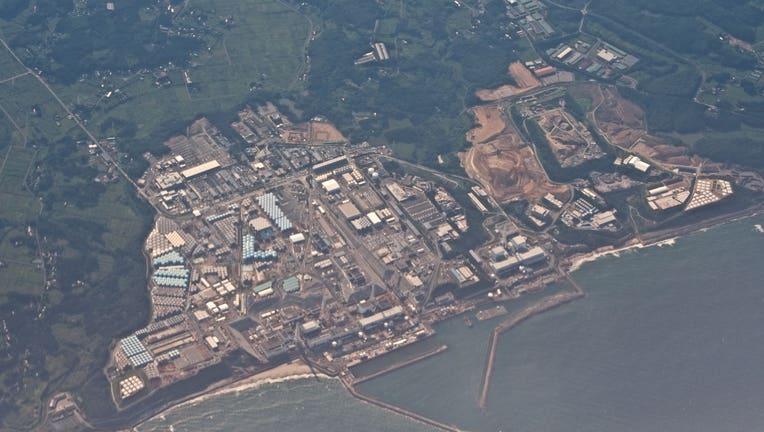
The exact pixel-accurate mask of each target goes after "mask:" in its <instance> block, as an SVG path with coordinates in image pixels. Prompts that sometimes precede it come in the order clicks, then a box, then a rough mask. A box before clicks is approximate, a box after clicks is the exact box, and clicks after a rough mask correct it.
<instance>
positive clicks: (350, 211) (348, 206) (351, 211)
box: [337, 201, 361, 220]
mask: <svg viewBox="0 0 764 432" xmlns="http://www.w3.org/2000/svg"><path fill="white" fill-rule="evenodd" d="M337 210H339V211H340V213H342V216H344V217H345V219H347V220H351V219H355V218H357V217H359V216H361V211H360V210H358V207H356V206H355V204H353V203H352V202H350V201H345V202H343V203H341V204H340V205H338V206H337Z"/></svg>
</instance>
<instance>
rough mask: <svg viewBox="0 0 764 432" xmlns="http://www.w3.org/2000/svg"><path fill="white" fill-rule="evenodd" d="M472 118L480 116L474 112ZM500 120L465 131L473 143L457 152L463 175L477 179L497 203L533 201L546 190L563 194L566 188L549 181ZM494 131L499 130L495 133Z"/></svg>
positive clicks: (520, 139)
mask: <svg viewBox="0 0 764 432" xmlns="http://www.w3.org/2000/svg"><path fill="white" fill-rule="evenodd" d="M497 114H498V111H497ZM476 117H477V118H478V119H479V118H480V117H479V116H478V115H477V114H476ZM499 119H500V118H499ZM500 121H501V126H499V124H498V122H497V121H495V120H494V121H492V122H489V121H485V122H484V123H480V125H479V126H477V127H475V128H474V129H472V130H471V131H469V132H468V133H467V137H468V139H470V141H472V142H473V145H472V147H471V148H470V149H469V150H468V151H466V152H463V153H460V154H459V156H460V159H461V162H462V165H463V166H464V169H465V171H466V172H467V175H468V176H469V177H470V178H473V179H475V180H477V181H479V182H480V183H481V184H482V185H483V188H484V189H485V190H486V191H487V192H488V193H489V194H491V195H492V196H493V197H494V198H495V199H496V200H497V201H499V202H506V201H512V200H517V199H527V200H531V201H533V200H538V199H540V198H541V197H543V196H544V195H546V194H547V193H549V192H551V193H553V194H556V195H559V194H565V193H566V192H567V188H566V187H565V186H564V185H558V184H554V183H552V182H551V181H550V180H549V178H548V177H547V175H546V172H545V171H544V169H543V168H542V167H541V165H539V162H538V160H537V159H536V156H535V155H534V153H533V150H532V148H531V147H530V146H528V145H526V144H525V143H524V142H523V140H522V138H521V137H520V135H519V134H518V133H517V131H516V130H515V129H514V128H513V127H512V126H510V125H506V124H505V123H504V121H503V120H501V119H500ZM496 130H499V131H501V133H499V134H498V135H496V132H495V131H496ZM480 138H484V140H483V141H481V140H480Z"/></svg>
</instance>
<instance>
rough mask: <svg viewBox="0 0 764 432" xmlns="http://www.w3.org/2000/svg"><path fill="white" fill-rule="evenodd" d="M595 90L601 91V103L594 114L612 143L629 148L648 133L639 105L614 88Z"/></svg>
mask: <svg viewBox="0 0 764 432" xmlns="http://www.w3.org/2000/svg"><path fill="white" fill-rule="evenodd" d="M595 92H601V93H600V98H599V100H600V101H601V103H599V104H598V105H597V106H595V108H596V109H595V110H594V112H593V114H592V115H593V118H594V119H595V121H596V122H597V126H598V127H599V128H600V130H601V131H602V132H603V133H604V134H605V136H606V137H607V138H608V140H609V141H610V142H611V143H613V144H614V145H616V146H618V147H622V148H626V149H628V148H630V147H631V146H633V145H634V144H635V143H636V142H637V141H638V140H639V139H640V138H642V137H643V136H645V135H646V134H647V131H646V127H647V126H646V123H645V115H644V112H643V111H642V109H641V108H640V107H639V106H637V105H636V104H634V103H632V102H629V101H627V100H626V99H624V98H622V97H621V95H620V94H618V91H617V90H616V89H614V88H609V87H605V88H602V87H600V88H599V90H595Z"/></svg>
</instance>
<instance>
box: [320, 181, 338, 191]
mask: <svg viewBox="0 0 764 432" xmlns="http://www.w3.org/2000/svg"><path fill="white" fill-rule="evenodd" d="M321 187H322V188H324V190H325V191H326V193H329V194H333V193H337V192H339V191H340V190H341V188H340V184H339V182H337V180H335V179H329V180H327V181H325V182H323V183H321Z"/></svg>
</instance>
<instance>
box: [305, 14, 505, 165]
mask: <svg viewBox="0 0 764 432" xmlns="http://www.w3.org/2000/svg"><path fill="white" fill-rule="evenodd" d="M484 3H485V7H486V13H485V14H484V15H481V16H480V18H479V21H478V19H476V18H472V16H471V11H470V10H469V9H468V7H467V6H462V7H458V6H456V5H455V4H454V3H450V2H449V3H445V2H444V3H442V4H438V6H437V7H433V6H434V5H433V4H432V3H431V2H428V1H423V0H418V1H413V2H406V3H403V4H401V3H400V2H397V1H382V2H377V4H369V3H359V2H356V1H349V0H335V1H329V0H325V1H321V2H318V3H317V6H316V7H317V14H318V15H319V16H320V17H321V19H322V20H323V21H324V27H325V28H324V30H323V31H322V33H321V35H320V36H319V37H318V38H317V39H316V41H315V42H313V43H312V44H311V45H310V56H311V62H312V64H311V74H310V76H309V80H308V90H309V92H310V93H309V95H308V97H305V98H303V100H302V103H303V105H304V106H305V107H306V116H311V115H317V114H323V115H326V116H328V117H329V118H330V119H331V120H332V121H334V122H335V123H336V124H337V125H338V126H339V127H340V129H341V130H343V132H345V133H346V134H347V135H349V136H350V137H351V139H352V140H354V141H360V140H369V141H371V142H374V143H388V144H390V145H392V147H393V149H394V150H395V152H396V153H397V154H398V155H399V156H401V157H404V158H406V159H410V160H415V161H418V162H421V163H425V164H429V165H434V164H435V163H436V162H435V161H436V157H437V155H438V154H449V153H454V152H456V151H458V150H460V149H462V148H463V147H464V146H465V145H466V142H465V140H464V133H465V132H466V131H467V129H468V128H469V125H470V122H469V119H468V118H467V117H466V115H465V114H464V112H465V108H466V107H467V106H469V105H470V104H471V103H473V102H474V97H473V96H472V92H473V91H474V90H476V89H478V88H484V87H489V86H494V85H499V84H503V83H507V82H510V78H509V76H508V74H507V66H508V65H509V63H510V62H511V61H512V60H514V59H516V54H515V53H514V52H513V47H514V45H515V44H514V43H513V42H510V41H508V40H506V39H505V37H504V34H505V33H506V32H507V31H506V30H507V25H508V21H507V18H506V16H505V14H504V8H505V5H504V3H503V2H502V1H500V0H493V1H487V2H484ZM376 20H380V21H379V22H380V23H383V25H382V26H381V27H382V29H383V30H382V31H380V30H379V27H378V30H377V33H376V34H375V33H373V30H374V27H375V21H376ZM392 28H395V29H396V31H397V33H395V34H391V33H390V31H391V30H390V29H392ZM370 39H371V40H373V41H380V42H384V43H385V44H386V45H387V47H388V51H389V52H390V55H391V60H389V61H387V62H384V63H372V64H369V65H363V66H354V65H353V61H354V60H355V59H357V58H358V57H360V56H361V55H362V54H363V53H364V52H367V51H369V50H370V48H369V45H368V43H369V40H370ZM447 160H448V161H450V163H451V164H453V165H455V166H458V165H456V164H457V162H456V159H455V158H448V159H447Z"/></svg>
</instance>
